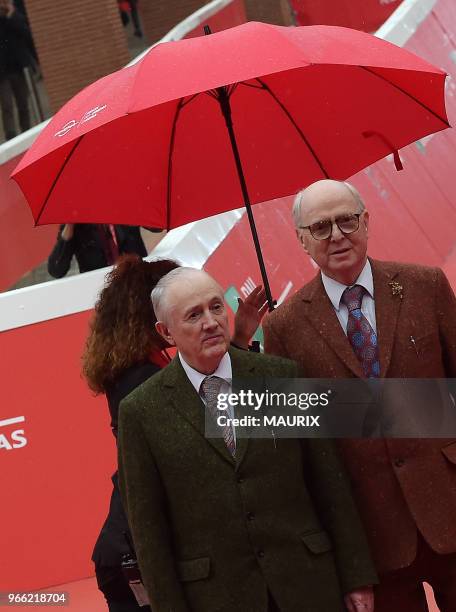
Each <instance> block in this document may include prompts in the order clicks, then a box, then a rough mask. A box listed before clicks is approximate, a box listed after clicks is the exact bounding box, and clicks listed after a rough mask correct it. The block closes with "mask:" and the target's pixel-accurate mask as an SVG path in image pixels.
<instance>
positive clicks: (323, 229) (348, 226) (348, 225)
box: [299, 211, 364, 240]
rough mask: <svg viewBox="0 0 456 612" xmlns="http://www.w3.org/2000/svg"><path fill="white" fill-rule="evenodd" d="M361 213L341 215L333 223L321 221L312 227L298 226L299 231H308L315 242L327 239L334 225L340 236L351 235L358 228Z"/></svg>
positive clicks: (329, 220)
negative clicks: (340, 233)
mask: <svg viewBox="0 0 456 612" xmlns="http://www.w3.org/2000/svg"><path fill="white" fill-rule="evenodd" d="M363 212H364V211H363ZM363 212H360V213H350V214H347V215H341V216H340V217H336V218H335V219H334V221H331V219H323V220H322V221H317V223H312V225H304V226H303V225H300V226H299V229H308V230H309V231H310V233H311V234H312V237H313V238H315V240H326V239H327V238H329V237H330V236H331V234H332V228H333V225H334V223H335V224H336V225H337V227H338V228H339V229H340V231H341V232H342V234H353V232H356V230H357V229H358V228H359V218H360V216H361V215H362V214H363Z"/></svg>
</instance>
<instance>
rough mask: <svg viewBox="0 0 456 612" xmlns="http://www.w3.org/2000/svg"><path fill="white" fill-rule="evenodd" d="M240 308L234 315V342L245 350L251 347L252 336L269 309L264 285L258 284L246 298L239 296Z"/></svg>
mask: <svg viewBox="0 0 456 612" xmlns="http://www.w3.org/2000/svg"><path fill="white" fill-rule="evenodd" d="M238 304H239V307H238V310H237V312H236V315H235V317H234V336H233V338H232V340H233V343H234V344H235V345H236V346H239V347H240V348H243V349H245V350H247V349H248V347H249V342H250V338H251V337H252V336H253V334H254V333H255V332H256V330H257V328H258V326H259V324H260V323H261V320H262V318H263V317H264V314H265V313H266V311H267V309H268V303H267V301H266V293H265V291H264V289H263V287H262V285H258V287H255V289H254V290H253V291H252V293H250V294H249V295H248V296H247V297H246V298H245V300H242V299H241V298H238Z"/></svg>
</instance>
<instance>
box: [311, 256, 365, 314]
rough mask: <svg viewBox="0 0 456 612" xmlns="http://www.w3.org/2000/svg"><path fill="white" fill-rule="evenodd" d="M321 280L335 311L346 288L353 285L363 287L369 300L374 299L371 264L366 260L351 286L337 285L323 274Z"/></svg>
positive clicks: (337, 283)
mask: <svg viewBox="0 0 456 612" xmlns="http://www.w3.org/2000/svg"><path fill="white" fill-rule="evenodd" d="M321 280H322V282H323V286H324V288H325V291H326V293H327V294H328V297H329V299H330V300H331V303H332V305H333V306H334V308H335V309H336V310H339V308H340V298H341V297H342V293H343V292H344V291H345V289H346V288H347V287H353V285H361V286H362V287H364V289H365V290H366V291H367V293H369V295H370V296H371V298H372V299H373V298H374V279H373V276H372V268H371V264H370V261H369V260H368V259H366V263H365V264H364V268H363V269H362V270H361V274H360V275H359V276H358V278H357V279H356V280H355V282H354V283H353V285H344V284H342V283H339V282H338V281H336V280H334V279H333V278H330V277H329V276H326V274H324V273H323V272H322V273H321Z"/></svg>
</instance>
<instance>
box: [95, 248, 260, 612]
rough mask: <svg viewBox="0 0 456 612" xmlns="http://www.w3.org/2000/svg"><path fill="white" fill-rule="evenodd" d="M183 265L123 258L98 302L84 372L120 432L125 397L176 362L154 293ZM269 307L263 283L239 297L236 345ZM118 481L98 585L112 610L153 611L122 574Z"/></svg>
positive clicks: (124, 526)
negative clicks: (162, 328) (141, 603)
mask: <svg viewBox="0 0 456 612" xmlns="http://www.w3.org/2000/svg"><path fill="white" fill-rule="evenodd" d="M177 267H178V264H177V263H176V262H174V261H170V260H158V261H152V262H147V261H143V260H142V259H141V258H140V257H139V256H136V255H126V256H123V257H121V258H120V259H119V261H118V264H117V266H115V267H114V269H113V270H112V272H110V274H109V275H108V277H107V280H106V284H105V287H104V289H103V290H102V291H101V293H100V297H99V299H98V301H97V303H96V305H95V314H94V317H93V320H92V322H91V326H90V332H89V337H88V339H87V345H86V349H85V352H84V355H83V374H84V376H85V377H86V379H87V382H88V385H89V387H90V388H91V389H92V391H94V392H95V393H96V394H99V393H104V394H105V395H106V398H107V401H108V407H109V412H110V415H111V427H112V431H113V433H114V435H115V436H117V423H118V412H119V404H120V402H121V400H122V399H123V398H124V397H126V396H127V395H128V394H129V393H131V391H133V389H135V388H136V387H137V386H139V385H140V384H142V383H143V382H145V381H146V380H147V379H148V378H149V377H150V376H152V375H153V374H155V373H156V372H158V371H159V370H160V369H161V368H163V367H165V366H166V365H167V363H168V362H169V361H170V357H169V356H168V354H167V353H166V348H167V345H166V342H165V341H164V340H163V338H162V337H161V336H160V335H159V334H158V333H157V332H156V331H155V323H156V321H157V319H156V317H155V313H154V311H153V308H152V302H151V299H150V294H151V292H152V289H153V288H154V287H155V285H156V284H157V282H158V281H159V280H160V278H162V276H164V275H165V274H167V273H168V272H170V271H171V270H174V269H175V268H177ZM266 309H267V304H265V293H264V290H263V289H262V287H256V288H255V289H254V291H252V293H251V294H250V295H249V297H248V298H246V299H245V300H244V301H242V300H240V299H239V309H238V311H237V313H236V317H235V333H234V337H233V344H236V346H238V347H240V348H247V346H248V342H249V340H250V338H251V336H252V335H253V334H254V332H255V330H256V328H257V327H258V325H259V324H260V322H261V319H262V317H263V315H264V313H265V312H266ZM112 481H113V485H114V487H113V492H112V495H111V503H110V508H109V513H108V516H107V518H106V521H105V523H104V525H103V527H102V529H101V532H100V535H99V536H98V539H97V542H96V544H95V548H94V551H93V555H92V560H93V561H94V563H95V573H96V577H97V582H98V587H99V589H100V590H101V591H102V593H103V594H104V596H105V598H106V601H107V604H108V609H109V611H110V612H132V611H133V610H139V609H140V610H143V611H149V610H150V608H149V606H145V607H144V606H143V607H140V606H139V604H138V602H137V600H136V598H135V596H134V594H133V591H132V590H131V588H130V586H129V584H128V581H127V580H126V578H125V577H124V575H123V573H122V566H121V563H122V557H123V556H124V555H125V554H128V553H131V552H132V550H131V546H129V544H128V541H130V542H131V536H130V532H129V527H128V522H127V518H126V516H125V512H124V510H123V507H122V502H121V498H120V492H119V487H118V480H117V472H116V473H115V474H114V475H113V477H112Z"/></svg>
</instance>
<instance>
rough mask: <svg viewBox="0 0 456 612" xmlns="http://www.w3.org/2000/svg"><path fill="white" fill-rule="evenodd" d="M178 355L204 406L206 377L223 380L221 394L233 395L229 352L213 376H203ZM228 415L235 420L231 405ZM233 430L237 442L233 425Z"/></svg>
mask: <svg viewBox="0 0 456 612" xmlns="http://www.w3.org/2000/svg"><path fill="white" fill-rule="evenodd" d="M178 355H179V359H180V362H181V364H182V367H183V368H184V372H185V373H186V374H187V377H188V379H189V381H190V382H191V383H192V385H193V386H194V387H195V390H196V392H197V393H198V395H199V396H200V398H201V399H202V401H203V403H204V405H206V400H205V397H204V393H202V391H201V383H202V382H203V380H204V379H205V378H206V376H218V378H221V379H222V380H223V382H222V384H221V386H220V393H231V391H232V388H233V386H232V384H233V370H232V368H231V357H230V354H229V353H228V352H226V353H225V354H224V355H223V357H222V359H221V361H220V363H219V364H218V367H217V369H216V370H215V372H213V373H212V374H202V373H201V372H198V370H195V368H192V366H191V365H189V364H188V363H187V362H186V361H185V359H184V358H183V357H182V355H181V354H180V353H178ZM226 414H227V416H228V418H231V419H232V418H234V408H233V406H231V405H229V403H228V407H227V409H226ZM232 428H233V434H234V441H235V442H236V428H235V427H234V425H232Z"/></svg>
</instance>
